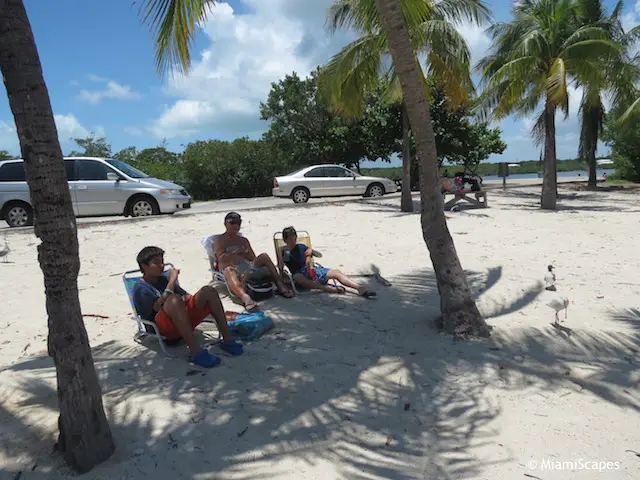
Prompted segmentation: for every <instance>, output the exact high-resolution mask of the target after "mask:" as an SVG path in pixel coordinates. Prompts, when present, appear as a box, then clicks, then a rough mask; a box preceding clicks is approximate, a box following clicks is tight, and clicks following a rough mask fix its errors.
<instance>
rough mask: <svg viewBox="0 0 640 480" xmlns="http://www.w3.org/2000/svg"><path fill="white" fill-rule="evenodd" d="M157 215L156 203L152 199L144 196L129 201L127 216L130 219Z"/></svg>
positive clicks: (158, 210) (158, 211)
mask: <svg viewBox="0 0 640 480" xmlns="http://www.w3.org/2000/svg"><path fill="white" fill-rule="evenodd" d="M159 213H160V209H159V208H158V203H157V202H156V201H155V199H153V198H152V197H149V196H146V195H145V196H142V197H136V198H134V199H133V200H131V206H130V207H129V215H131V216H132V217H148V216H151V215H158V214H159Z"/></svg>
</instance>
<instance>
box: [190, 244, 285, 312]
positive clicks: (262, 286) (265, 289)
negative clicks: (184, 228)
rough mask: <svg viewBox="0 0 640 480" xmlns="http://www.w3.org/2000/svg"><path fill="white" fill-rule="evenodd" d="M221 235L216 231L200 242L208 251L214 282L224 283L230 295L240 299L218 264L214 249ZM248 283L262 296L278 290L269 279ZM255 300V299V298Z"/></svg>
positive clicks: (232, 297)
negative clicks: (267, 280)
mask: <svg viewBox="0 0 640 480" xmlns="http://www.w3.org/2000/svg"><path fill="white" fill-rule="evenodd" d="M220 235H222V234H220V233H214V234H212V235H208V236H206V237H204V238H203V239H202V240H201V241H200V243H202V246H203V247H204V249H205V251H206V252H207V258H208V260H209V270H210V271H211V276H212V277H213V283H214V285H216V284H224V285H225V287H226V288H227V292H228V294H229V297H230V298H231V299H232V300H234V301H239V300H240V299H239V298H238V297H237V296H236V295H235V294H234V293H233V292H232V291H231V288H229V285H227V279H226V278H225V277H224V272H222V271H221V270H220V267H219V265H218V259H217V258H216V253H215V251H214V249H213V245H214V243H215V241H216V238H218V237H219V236H220ZM239 235H240V236H242V235H241V234H239ZM247 283H251V289H252V290H253V291H255V292H256V293H257V294H258V295H260V296H262V295H264V296H271V295H272V294H273V292H274V291H275V290H276V285H275V284H274V283H273V282H271V281H269V282H265V281H255V282H252V281H251V280H249V281H247ZM254 300H255V299H254Z"/></svg>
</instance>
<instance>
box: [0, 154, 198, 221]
mask: <svg viewBox="0 0 640 480" xmlns="http://www.w3.org/2000/svg"><path fill="white" fill-rule="evenodd" d="M64 165H65V169H66V172H67V180H68V182H69V190H70V191H71V200H72V202H73V211H74V212H75V214H76V216H78V217H90V216H99V215H124V216H131V217H143V216H146V215H159V214H161V213H175V212H177V211H178V210H182V209H185V208H190V207H191V196H190V195H189V194H188V193H187V191H186V190H185V189H184V188H183V187H181V186H180V185H176V184H175V183H172V182H167V181H165V180H159V179H157V178H152V177H149V176H148V175H147V174H145V173H143V172H141V171H140V170H137V169H135V168H133V167H132V166H131V165H127V164H126V163H124V162H121V161H120V160H115V159H112V158H96V157H65V159H64ZM0 213H1V215H2V218H4V219H5V220H6V222H7V223H8V224H9V226H10V227H23V226H27V225H33V208H32V206H31V196H30V194H29V186H28V185H27V182H26V181H25V173H24V164H23V161H22V160H5V161H1V162H0Z"/></svg>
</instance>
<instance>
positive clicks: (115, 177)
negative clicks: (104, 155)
mask: <svg viewBox="0 0 640 480" xmlns="http://www.w3.org/2000/svg"><path fill="white" fill-rule="evenodd" d="M107 180H111V181H112V182H119V181H120V175H118V174H117V173H115V172H107Z"/></svg>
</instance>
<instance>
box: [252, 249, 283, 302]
mask: <svg viewBox="0 0 640 480" xmlns="http://www.w3.org/2000/svg"><path fill="white" fill-rule="evenodd" d="M253 266H254V267H256V268H260V267H266V268H267V269H269V273H270V274H271V279H272V280H273V281H274V282H275V284H276V286H277V287H278V291H279V292H280V293H281V294H282V295H284V296H285V297H291V296H293V294H292V292H291V290H289V289H288V288H287V287H286V286H285V284H284V283H283V282H282V278H281V277H280V274H279V273H278V269H277V268H276V266H275V265H274V264H273V262H272V261H271V258H270V257H269V255H267V254H266V253H261V254H260V255H258V256H257V257H256V259H255V260H254V262H253Z"/></svg>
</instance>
